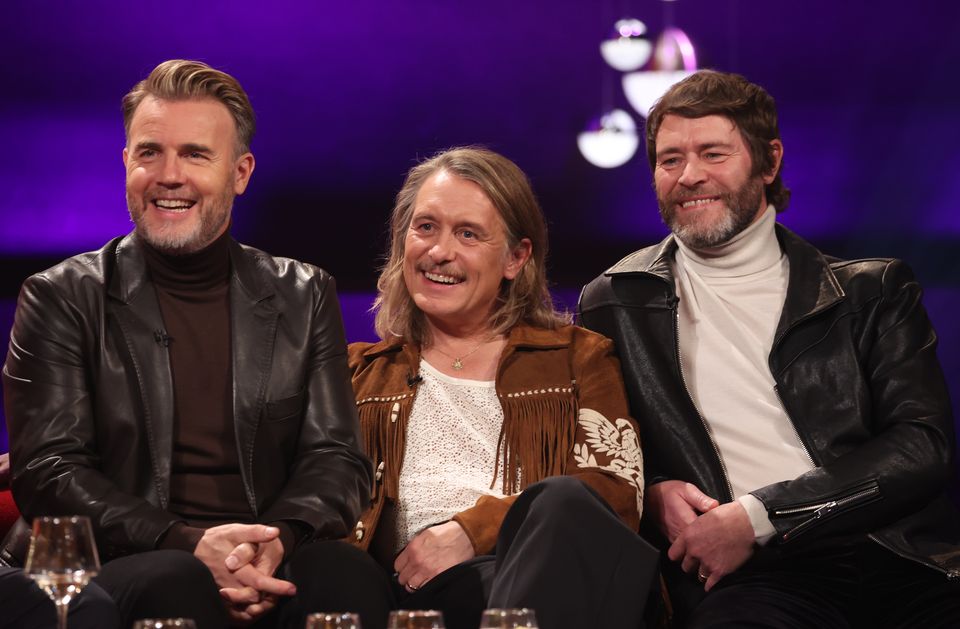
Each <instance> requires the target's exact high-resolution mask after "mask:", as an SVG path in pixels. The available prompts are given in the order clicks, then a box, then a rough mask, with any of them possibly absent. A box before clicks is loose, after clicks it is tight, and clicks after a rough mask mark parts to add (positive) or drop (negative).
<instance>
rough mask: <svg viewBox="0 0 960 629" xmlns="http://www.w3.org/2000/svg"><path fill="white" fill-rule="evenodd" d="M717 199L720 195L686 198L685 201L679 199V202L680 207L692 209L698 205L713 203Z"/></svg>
mask: <svg viewBox="0 0 960 629" xmlns="http://www.w3.org/2000/svg"><path fill="white" fill-rule="evenodd" d="M719 200H720V197H706V198H699V199H687V200H686V201H681V202H680V207H682V208H683V209H685V210H692V209H696V208H698V207H703V206H704V205H709V204H711V203H713V202H714V201H719Z"/></svg>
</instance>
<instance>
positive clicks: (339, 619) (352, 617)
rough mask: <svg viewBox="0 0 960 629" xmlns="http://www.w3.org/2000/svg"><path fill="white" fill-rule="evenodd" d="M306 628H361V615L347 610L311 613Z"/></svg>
mask: <svg viewBox="0 0 960 629" xmlns="http://www.w3.org/2000/svg"><path fill="white" fill-rule="evenodd" d="M305 629H360V616H358V615H357V614H348V613H345V612H330V613H319V614H310V615H309V616H307V624H306V625H305Z"/></svg>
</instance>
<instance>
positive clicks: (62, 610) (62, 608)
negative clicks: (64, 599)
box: [57, 601, 70, 629]
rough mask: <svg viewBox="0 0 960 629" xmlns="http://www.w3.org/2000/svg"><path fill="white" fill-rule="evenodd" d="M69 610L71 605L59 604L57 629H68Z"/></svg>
mask: <svg viewBox="0 0 960 629" xmlns="http://www.w3.org/2000/svg"><path fill="white" fill-rule="evenodd" d="M69 610H70V607H69V605H67V604H66V603H61V602H59V601H58V602H57V629H67V612H68V611H69Z"/></svg>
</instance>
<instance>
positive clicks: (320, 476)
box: [3, 60, 371, 628]
mask: <svg viewBox="0 0 960 629" xmlns="http://www.w3.org/2000/svg"><path fill="white" fill-rule="evenodd" d="M123 111H124V126H125V129H126V137H127V144H126V147H125V148H124V150H123V162H124V164H125V166H126V173H127V184H126V196H127V204H128V207H129V211H130V216H131V218H132V220H133V222H134V224H135V225H136V228H135V229H134V232H133V233H131V234H129V235H127V236H125V237H120V238H117V239H114V240H112V241H111V242H109V243H107V245H106V246H104V247H103V248H102V249H101V250H99V251H96V252H92V253H86V254H82V255H79V256H76V257H73V258H70V259H68V260H66V261H64V262H62V263H61V264H59V265H57V266H55V267H53V268H51V269H49V270H47V271H44V272H42V273H39V274H37V275H34V276H33V277H31V278H29V279H28V280H27V281H26V282H25V283H24V286H23V289H22V290H21V293H20V299H19V302H18V305H17V314H16V320H15V323H14V327H13V331H12V334H11V340H10V350H9V353H8V356H7V361H6V365H5V367H4V379H3V383H4V393H5V400H6V414H7V420H8V422H9V429H10V443H11V446H12V450H11V453H12V456H11V460H12V468H13V474H12V486H13V492H14V496H15V498H16V501H17V504H18V505H19V507H20V508H21V510H22V512H23V514H24V516H25V517H26V518H28V519H29V518H32V517H35V516H37V515H44V514H79V515H86V516H89V518H90V519H91V521H92V523H93V527H94V534H95V536H96V538H97V543H98V546H99V549H100V554H101V558H102V559H103V560H104V565H103V568H102V570H101V572H100V575H99V576H98V577H97V579H96V582H97V583H98V584H99V585H100V586H101V587H103V588H104V589H105V590H107V592H109V594H110V595H111V596H112V597H113V599H114V600H115V601H116V603H117V606H118V607H119V609H120V612H121V616H122V618H123V626H130V624H131V622H132V621H133V620H134V619H136V618H143V617H171V616H184V617H191V618H193V619H194V620H196V621H197V625H198V626H199V627H201V628H203V627H222V626H225V625H226V624H227V622H228V621H229V622H232V623H249V622H252V621H258V620H260V619H261V618H264V617H265V616H266V615H267V614H268V613H270V612H271V610H273V609H274V608H275V607H280V608H282V610H281V611H280V612H279V613H275V614H273V617H274V618H276V619H278V620H280V621H282V624H284V625H285V626H297V627H301V626H302V625H303V620H302V618H303V615H304V614H305V612H306V611H309V610H310V609H309V608H310V600H312V596H313V593H314V588H315V586H314V584H313V575H314V574H315V572H316V571H315V570H314V563H315V562H314V561H313V558H312V556H313V549H315V548H316V545H312V544H309V543H308V542H311V541H313V540H316V539H330V538H340V537H342V536H344V535H346V534H347V533H348V532H349V530H350V528H351V527H352V526H353V523H354V522H356V519H357V517H358V516H359V514H360V511H361V509H362V507H363V506H365V504H364V499H365V498H366V497H368V496H369V488H370V481H371V478H370V471H369V463H368V461H367V460H366V458H365V457H364V456H363V454H362V453H361V451H360V449H359V447H358V421H357V413H356V407H355V405H354V401H353V395H352V391H351V388H350V382H349V375H348V373H347V364H346V345H345V341H344V334H343V326H342V322H341V320H340V311H339V308H338V304H337V298H336V294H335V291H334V283H333V279H332V278H331V277H330V276H329V275H328V274H326V273H325V272H324V271H322V270H320V269H318V268H316V267H313V266H310V265H307V264H303V263H300V262H296V261H294V260H289V259H285V258H275V257H273V256H270V255H267V254H265V253H263V252H261V251H258V250H256V249H252V248H250V247H247V246H244V245H240V244H239V243H237V242H236V241H234V240H233V239H232V238H231V237H230V235H229V231H228V228H229V225H230V215H231V210H232V206H233V200H234V196H235V195H238V194H242V193H243V192H244V190H245V189H246V186H247V183H248V182H249V180H250V176H251V174H252V173H253V169H254V158H253V155H252V153H250V140H251V138H252V136H253V131H254V114H253V109H252V108H251V106H250V102H249V100H248V98H247V95H246V93H244V91H243V89H242V87H241V86H240V84H239V83H238V82H237V81H236V80H235V79H234V78H233V77H231V76H229V75H227V74H224V73H223V72H220V71H218V70H215V69H213V68H210V67H209V66H207V65H205V64H202V63H198V62H194V61H184V60H173V61H167V62H164V63H162V64H160V65H159V66H157V67H156V68H155V69H154V70H153V72H151V73H150V75H149V76H148V77H147V78H146V79H145V80H144V81H142V82H140V83H139V84H137V85H136V86H135V87H134V88H133V90H132V91H131V92H130V93H129V94H127V95H126V96H125V97H124V99H123ZM290 597H292V598H290ZM266 622H272V621H271V620H269V619H268V620H266Z"/></svg>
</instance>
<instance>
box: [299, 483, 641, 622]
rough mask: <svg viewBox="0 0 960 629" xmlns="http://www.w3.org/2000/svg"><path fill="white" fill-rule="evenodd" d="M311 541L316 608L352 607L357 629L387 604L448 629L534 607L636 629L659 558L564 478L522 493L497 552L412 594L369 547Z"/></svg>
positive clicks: (565, 617)
mask: <svg viewBox="0 0 960 629" xmlns="http://www.w3.org/2000/svg"><path fill="white" fill-rule="evenodd" d="M317 546H318V549H317V550H318V553H319V554H322V555H323V556H322V557H317V558H316V563H317V565H318V566H323V568H322V569H323V570H324V571H325V573H326V580H325V582H324V583H322V584H320V583H318V586H319V587H320V588H321V590H322V591H320V592H317V593H316V594H317V598H316V599H315V600H320V603H321V606H320V607H318V608H317V609H316V611H353V612H358V613H359V614H360V616H361V621H362V624H363V627H364V629H382V628H383V627H385V626H386V621H387V614H388V613H389V611H390V610H392V609H439V610H441V611H442V612H443V615H444V619H445V621H446V626H447V629H468V628H469V629H476V627H478V626H479V624H480V614H481V612H482V611H483V610H484V609H485V608H487V607H529V608H532V609H534V610H535V611H536V614H537V619H538V621H539V626H540V629H567V628H569V629H583V628H584V627H591V628H592V627H604V629H607V628H610V629H637V628H638V627H642V626H643V622H642V620H641V619H642V616H643V609H644V604H645V602H646V597H647V591H648V589H649V586H650V582H651V580H652V579H653V576H654V574H655V573H656V561H657V554H656V551H655V550H654V549H653V548H652V547H651V546H649V545H648V544H647V543H646V542H644V541H643V540H642V539H641V538H640V537H639V536H638V535H637V534H636V533H634V532H633V531H631V530H629V529H628V528H627V527H626V526H624V525H623V523H622V522H621V521H620V519H619V518H618V517H617V515H616V514H615V513H614V512H613V510H612V509H610V507H609V506H608V505H607V504H606V502H604V501H603V499H601V498H600V497H599V496H597V495H596V494H595V493H594V492H593V491H592V490H590V489H589V488H588V487H587V486H586V485H584V484H583V483H581V482H580V481H578V480H576V479H573V478H569V477H554V478H549V479H547V480H545V481H543V482H540V483H536V484H534V485H532V486H530V487H529V488H527V489H526V490H525V491H524V492H523V493H522V494H521V495H520V497H519V498H518V499H517V501H516V502H515V503H514V504H513V506H512V507H511V508H510V510H509V511H508V512H507V516H506V518H505V519H504V521H503V524H502V526H501V528H500V535H499V539H498V542H497V553H496V555H485V556H481V557H476V558H474V559H471V560H469V561H465V562H463V563H461V564H458V565H456V566H453V567H452V568H450V569H449V570H446V571H445V572H443V573H441V574H439V575H437V576H436V577H434V578H433V579H431V580H430V581H428V582H427V583H426V584H424V585H423V586H422V587H421V588H420V589H419V590H417V591H416V592H413V593H408V592H406V591H405V590H404V589H403V588H402V587H401V586H400V585H399V584H398V583H397V582H396V580H395V579H393V578H392V577H391V576H390V573H389V572H388V571H387V570H385V569H384V568H383V567H381V566H380V565H379V564H377V563H376V562H375V561H374V560H373V558H372V557H371V556H370V555H368V554H367V553H364V552H362V551H360V550H358V549H356V548H354V547H352V546H348V545H347V544H345V543H341V542H326V543H324V544H319V545H317ZM315 569H316V568H315Z"/></svg>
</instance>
